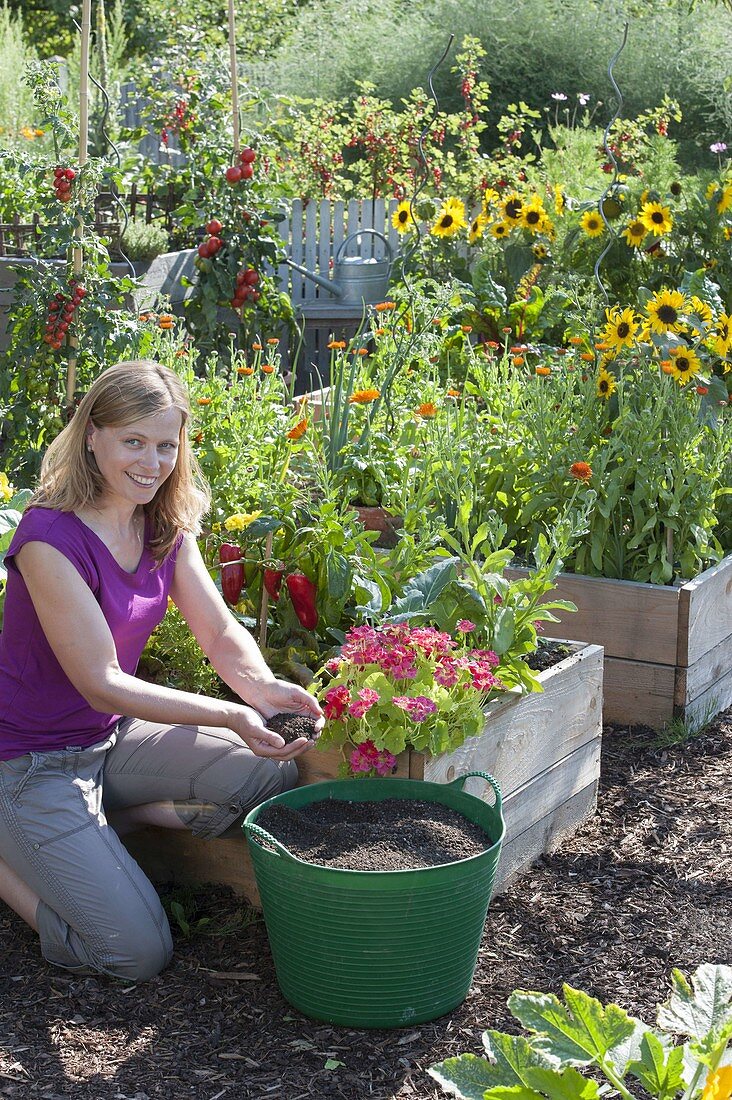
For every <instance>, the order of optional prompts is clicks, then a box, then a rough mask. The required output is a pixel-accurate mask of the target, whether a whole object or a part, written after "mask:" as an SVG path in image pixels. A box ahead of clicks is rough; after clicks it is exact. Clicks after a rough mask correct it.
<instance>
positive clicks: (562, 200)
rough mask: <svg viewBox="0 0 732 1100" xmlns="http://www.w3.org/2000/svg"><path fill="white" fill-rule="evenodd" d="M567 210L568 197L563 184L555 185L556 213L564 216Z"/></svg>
mask: <svg viewBox="0 0 732 1100" xmlns="http://www.w3.org/2000/svg"><path fill="white" fill-rule="evenodd" d="M566 209H567V196H566V195H565V193H564V188H563V187H562V185H561V183H557V184H555V185H554V213H555V214H563V213H564V211H565V210H566Z"/></svg>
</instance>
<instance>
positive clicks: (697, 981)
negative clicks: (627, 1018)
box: [658, 963, 732, 1043]
mask: <svg viewBox="0 0 732 1100" xmlns="http://www.w3.org/2000/svg"><path fill="white" fill-rule="evenodd" d="M671 978H672V985H673V989H672V992H671V996H670V997H669V999H668V1001H666V1003H665V1004H663V1005H661V1006H660V1008H659V1010H658V1023H659V1026H660V1027H662V1028H663V1029H664V1030H665V1031H671V1032H674V1033H678V1034H681V1035H688V1036H689V1037H690V1038H691V1039H697V1040H699V1041H702V1040H707V1038H709V1040H711V1041H712V1043H714V1042H715V1041H717V1040H718V1038H719V1037H720V1036H721V1032H722V1030H723V1029H725V1028H726V1027H727V1026H728V1025H729V1024H730V1023H732V966H722V965H717V964H714V963H704V964H703V965H702V966H700V967H699V968H698V969H697V970H695V971H694V973H693V974H692V977H691V985H690V984H689V982H688V981H687V980H686V978H685V977H684V975H683V974H682V973H681V971H680V970H673V971H672V975H671Z"/></svg>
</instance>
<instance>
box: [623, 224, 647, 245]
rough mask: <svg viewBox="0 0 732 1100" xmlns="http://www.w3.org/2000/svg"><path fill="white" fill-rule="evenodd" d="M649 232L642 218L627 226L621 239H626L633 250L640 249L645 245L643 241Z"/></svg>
mask: <svg viewBox="0 0 732 1100" xmlns="http://www.w3.org/2000/svg"><path fill="white" fill-rule="evenodd" d="M647 232H648V230H647V229H646V227H645V225H644V224H643V222H642V221H641V220H640V218H635V219H634V220H633V221H632V222H629V223H628V225H626V227H625V229H624V230H623V232H622V233H621V234H620V235H621V237H625V240H626V241H627V243H628V244H629V245H630V247H631V248H640V246H641V245H642V243H643V239H644V237H645V235H646V233H647Z"/></svg>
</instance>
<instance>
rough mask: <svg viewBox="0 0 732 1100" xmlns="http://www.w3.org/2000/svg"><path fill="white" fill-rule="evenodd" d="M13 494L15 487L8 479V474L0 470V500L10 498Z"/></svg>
mask: <svg viewBox="0 0 732 1100" xmlns="http://www.w3.org/2000/svg"><path fill="white" fill-rule="evenodd" d="M14 496H15V489H14V488H13V486H12V485H11V484H10V482H9V481H8V475H7V474H6V473H2V472H0V500H6V501H7V500H12V499H13V497H14Z"/></svg>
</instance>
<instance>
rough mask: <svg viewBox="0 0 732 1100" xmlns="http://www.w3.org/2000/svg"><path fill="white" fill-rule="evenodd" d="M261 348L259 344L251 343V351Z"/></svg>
mask: <svg viewBox="0 0 732 1100" xmlns="http://www.w3.org/2000/svg"><path fill="white" fill-rule="evenodd" d="M262 350H263V349H262V345H261V344H252V351H262Z"/></svg>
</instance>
